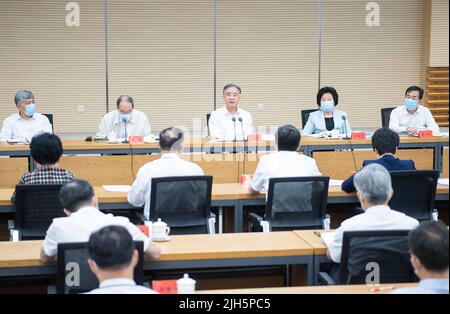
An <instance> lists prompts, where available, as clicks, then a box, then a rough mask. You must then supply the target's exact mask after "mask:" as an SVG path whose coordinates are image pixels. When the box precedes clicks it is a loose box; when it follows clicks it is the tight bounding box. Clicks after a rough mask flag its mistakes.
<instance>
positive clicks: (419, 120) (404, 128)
mask: <svg viewBox="0 0 450 314" xmlns="http://www.w3.org/2000/svg"><path fill="white" fill-rule="evenodd" d="M423 94H424V90H423V88H422V87H419V86H410V87H408V89H407V90H406V92H405V101H404V104H403V105H402V106H399V107H397V108H395V109H394V110H392V112H391V117H390V120H389V128H390V129H392V130H394V131H396V132H399V133H400V132H407V133H411V134H413V135H417V133H418V131H419V130H420V129H425V128H426V129H429V130H432V131H434V132H439V126H438V125H437V124H436V121H434V118H433V115H432V114H431V111H430V110H429V109H428V108H427V107H424V106H422V105H421V104H420V102H421V100H422V98H423Z"/></svg>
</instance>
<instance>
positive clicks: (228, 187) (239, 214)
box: [0, 183, 449, 232]
mask: <svg viewBox="0 0 450 314" xmlns="http://www.w3.org/2000/svg"><path fill="white" fill-rule="evenodd" d="M94 189H95V194H96V196H97V198H98V201H99V207H100V209H102V210H114V209H116V210H127V211H140V210H141V208H136V207H133V206H132V205H131V204H129V203H128V200H127V193H126V192H108V191H106V190H105V189H104V187H102V186H96V187H95V188H94ZM13 191H14V189H13V188H7V189H0V213H14V212H15V206H14V205H13V204H12V203H11V200H10V198H11V194H12V193H13ZM448 199H449V187H448V186H446V185H440V184H439V185H438V186H437V191H436V200H437V201H448ZM265 203H266V195H265V194H264V193H258V194H255V195H249V194H248V192H247V186H246V185H243V184H240V183H222V184H220V183H218V184H213V188H212V193H211V205H212V206H213V207H225V206H226V207H232V208H233V210H234V226H235V230H234V231H235V232H242V231H243V225H244V221H243V219H244V207H245V206H252V205H265ZM355 203H358V200H357V198H356V193H346V192H344V191H342V190H341V188H340V186H339V187H338V186H330V187H329V190H328V204H355Z"/></svg>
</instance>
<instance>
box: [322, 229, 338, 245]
mask: <svg viewBox="0 0 450 314" xmlns="http://www.w3.org/2000/svg"><path fill="white" fill-rule="evenodd" d="M334 233H335V232H334V231H329V232H322V233H321V234H320V237H321V238H322V240H323V242H325V245H326V246H327V247H329V246H330V243H331V242H333V239H334Z"/></svg>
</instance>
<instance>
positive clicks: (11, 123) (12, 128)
mask: <svg viewBox="0 0 450 314" xmlns="http://www.w3.org/2000/svg"><path fill="white" fill-rule="evenodd" d="M43 132H48V133H53V131H52V125H51V124H50V122H49V121H48V118H47V117H46V116H44V115H43V114H40V113H37V112H36V113H35V114H34V115H33V116H32V117H31V119H28V120H24V119H22V117H21V116H20V114H19V113H15V114H13V115H10V116H9V117H8V118H6V119H5V121H3V127H2V131H1V133H0V139H1V140H13V139H28V140H31V138H32V137H33V136H35V135H36V134H39V133H43Z"/></svg>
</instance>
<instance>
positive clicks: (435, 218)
mask: <svg viewBox="0 0 450 314" xmlns="http://www.w3.org/2000/svg"><path fill="white" fill-rule="evenodd" d="M431 220H433V221H438V220H439V212H438V210H437V209H436V208H435V209H433V211H432V212H431Z"/></svg>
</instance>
